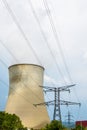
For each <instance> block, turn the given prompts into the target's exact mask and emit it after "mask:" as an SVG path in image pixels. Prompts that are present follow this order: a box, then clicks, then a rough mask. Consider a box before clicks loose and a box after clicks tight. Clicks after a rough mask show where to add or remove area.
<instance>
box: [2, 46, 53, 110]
mask: <svg viewBox="0 0 87 130" xmlns="http://www.w3.org/2000/svg"><path fill="white" fill-rule="evenodd" d="M6 49H7V48H6ZM7 50H8V52H9V53H10V50H9V49H7ZM12 56H13V57H14V55H13V54H12ZM0 62H1V63H2V64H4V65H5V67H6V68H7V67H8V66H7V64H6V63H5V62H3V60H1V59H0ZM29 76H30V77H31V78H32V80H33V81H34V82H35V83H36V84H37V85H38V82H37V81H36V80H35V79H33V77H32V76H31V75H29ZM23 84H24V83H23ZM24 86H25V87H27V85H25V84H24ZM39 86H40V85H39ZM27 88H28V89H29V90H30V91H31V92H32V93H33V96H35V97H36V98H37V99H39V101H40V102H41V98H40V97H39V96H38V95H37V94H36V93H35V92H33V91H32V90H31V89H30V88H29V87H27ZM21 89H22V88H21ZM22 96H23V95H22ZM32 105H33V104H32ZM50 111H51V110H50Z"/></svg>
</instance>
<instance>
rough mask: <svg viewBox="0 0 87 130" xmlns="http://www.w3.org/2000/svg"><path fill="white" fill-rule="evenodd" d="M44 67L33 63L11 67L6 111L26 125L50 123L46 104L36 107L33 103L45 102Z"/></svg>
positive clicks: (34, 126) (31, 126)
mask: <svg viewBox="0 0 87 130" xmlns="http://www.w3.org/2000/svg"><path fill="white" fill-rule="evenodd" d="M43 72H44V68H43V67H41V66H38V65H33V64H16V65H12V66H10V67H9V82H10V87H9V95H8V100H7V104H6V112H8V113H12V114H13V113H14V114H16V115H18V116H19V117H20V119H21V120H22V123H23V125H24V126H26V127H28V128H35V129H38V128H41V127H43V126H44V125H45V124H47V123H49V122H50V120H49V116H48V113H47V110H46V106H38V107H35V106H34V105H33V104H38V103H41V102H44V95H43V90H42V88H41V87H39V85H43Z"/></svg>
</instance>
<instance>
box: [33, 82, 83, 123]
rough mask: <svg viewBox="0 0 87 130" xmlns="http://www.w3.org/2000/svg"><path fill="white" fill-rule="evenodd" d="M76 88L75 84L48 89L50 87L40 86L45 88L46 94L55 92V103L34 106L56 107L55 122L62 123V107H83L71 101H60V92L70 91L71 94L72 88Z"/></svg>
mask: <svg viewBox="0 0 87 130" xmlns="http://www.w3.org/2000/svg"><path fill="white" fill-rule="evenodd" d="M73 86H75V84H73V85H67V86H63V87H58V88H56V87H48V86H40V87H43V88H44V91H45V93H46V92H54V100H53V101H48V102H43V103H38V104H33V105H34V106H38V105H47V106H49V105H54V114H53V120H59V121H61V120H62V119H61V109H60V105H67V106H68V105H79V106H80V105H81V104H80V103H76V102H70V101H64V100H60V92H62V91H69V92H70V89H69V88H70V87H73Z"/></svg>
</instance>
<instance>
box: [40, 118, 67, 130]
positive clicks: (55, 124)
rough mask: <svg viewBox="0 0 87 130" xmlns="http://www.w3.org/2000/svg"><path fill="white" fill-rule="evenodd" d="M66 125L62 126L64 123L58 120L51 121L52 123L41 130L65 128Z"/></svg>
mask: <svg viewBox="0 0 87 130" xmlns="http://www.w3.org/2000/svg"><path fill="white" fill-rule="evenodd" d="M64 129H65V127H64V126H62V123H61V122H60V121H57V120H53V121H51V123H50V124H47V125H46V126H45V128H42V129H41V130H64Z"/></svg>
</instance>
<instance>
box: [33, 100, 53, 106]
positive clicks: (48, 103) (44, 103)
mask: <svg viewBox="0 0 87 130" xmlns="http://www.w3.org/2000/svg"><path fill="white" fill-rule="evenodd" d="M51 103H54V100H53V101H48V102H42V103H38V104H33V105H34V106H35V107H37V106H40V105H47V106H49V105H51Z"/></svg>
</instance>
